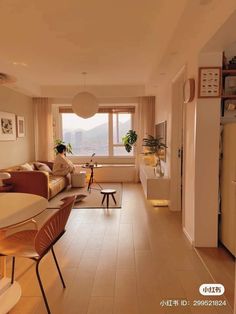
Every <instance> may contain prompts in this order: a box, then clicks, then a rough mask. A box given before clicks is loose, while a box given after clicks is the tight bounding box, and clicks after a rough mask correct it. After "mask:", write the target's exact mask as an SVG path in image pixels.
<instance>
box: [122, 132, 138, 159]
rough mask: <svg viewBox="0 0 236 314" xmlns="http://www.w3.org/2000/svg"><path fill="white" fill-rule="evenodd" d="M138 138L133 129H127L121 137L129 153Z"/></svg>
mask: <svg viewBox="0 0 236 314" xmlns="http://www.w3.org/2000/svg"><path fill="white" fill-rule="evenodd" d="M137 139H138V135H137V133H136V132H135V131H134V130H129V131H128V132H127V133H126V134H125V136H123V137H122V142H123V144H124V146H125V150H126V151H127V152H128V153H130V152H131V151H132V148H133V146H134V145H135V143H136V141H137Z"/></svg>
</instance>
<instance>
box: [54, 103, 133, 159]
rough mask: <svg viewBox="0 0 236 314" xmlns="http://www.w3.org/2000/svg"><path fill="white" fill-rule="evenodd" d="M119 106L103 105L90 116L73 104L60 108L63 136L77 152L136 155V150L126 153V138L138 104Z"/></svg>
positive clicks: (79, 153)
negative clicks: (76, 110) (79, 112)
mask: <svg viewBox="0 0 236 314" xmlns="http://www.w3.org/2000/svg"><path fill="white" fill-rule="evenodd" d="M117 108H118V109H117ZM117 108H114V107H112V108H111V107H103V108H100V110H99V113H97V114H96V115H94V116H93V117H91V118H88V119H83V118H80V117H79V116H77V115H76V114H74V113H73V112H72V110H71V109H70V107H64V108H60V113H61V121H62V138H63V140H64V141H65V142H66V143H71V145H72V148H73V153H74V155H76V156H91V155H92V154H93V153H96V156H133V152H131V153H127V152H126V150H125V148H124V146H123V144H122V137H123V136H124V135H125V133H126V132H127V131H128V130H130V129H132V126H133V113H134V107H131V108H133V109H132V110H131V109H129V107H125V108H123V107H120V108H119V107H117ZM121 108H122V110H121Z"/></svg>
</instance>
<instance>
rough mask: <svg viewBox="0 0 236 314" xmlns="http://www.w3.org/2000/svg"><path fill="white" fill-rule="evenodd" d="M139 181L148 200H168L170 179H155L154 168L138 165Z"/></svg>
mask: <svg viewBox="0 0 236 314" xmlns="http://www.w3.org/2000/svg"><path fill="white" fill-rule="evenodd" d="M139 176H140V181H141V183H142V186H143V191H144V194H145V195H146V197H147V199H149V200H169V191H170V179H169V178H168V177H165V176H164V177H157V176H156V175H155V173H154V167H152V166H147V165H144V164H140V174H139Z"/></svg>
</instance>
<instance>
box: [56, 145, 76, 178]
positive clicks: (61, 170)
mask: <svg viewBox="0 0 236 314" xmlns="http://www.w3.org/2000/svg"><path fill="white" fill-rule="evenodd" d="M56 150H57V156H56V158H55V160H54V163H53V169H52V172H53V175H55V176H68V177H70V174H71V173H74V172H75V165H74V164H73V163H72V162H71V161H70V160H69V159H68V158H67V157H66V146H65V145H63V144H59V145H57V147H56ZM69 181H70V178H69Z"/></svg>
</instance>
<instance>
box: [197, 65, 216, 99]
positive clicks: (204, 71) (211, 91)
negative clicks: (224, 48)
mask: <svg viewBox="0 0 236 314" xmlns="http://www.w3.org/2000/svg"><path fill="white" fill-rule="evenodd" d="M220 96H221V67H201V68H199V76H198V98H219V97H220Z"/></svg>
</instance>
